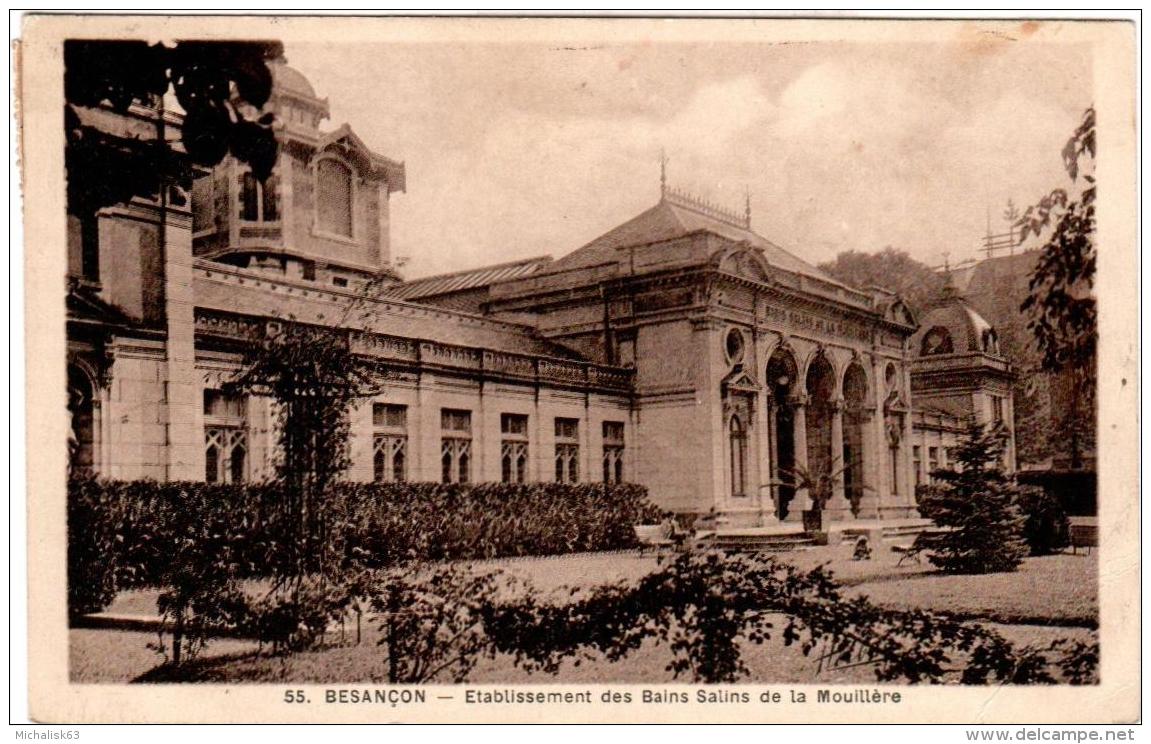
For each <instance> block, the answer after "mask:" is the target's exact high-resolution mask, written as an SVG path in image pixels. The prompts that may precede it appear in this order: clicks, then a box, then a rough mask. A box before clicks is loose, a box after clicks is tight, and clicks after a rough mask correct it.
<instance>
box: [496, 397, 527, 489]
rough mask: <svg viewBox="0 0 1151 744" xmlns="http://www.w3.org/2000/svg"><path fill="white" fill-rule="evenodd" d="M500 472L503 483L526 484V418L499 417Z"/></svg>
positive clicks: (505, 414)
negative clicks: (501, 436)
mask: <svg viewBox="0 0 1151 744" xmlns="http://www.w3.org/2000/svg"><path fill="white" fill-rule="evenodd" d="M500 433H501V434H502V435H503V438H502V441H501V442H500V472H501V477H502V479H503V482H504V483H526V482H527V472H528V417H527V416H525V415H523V414H519V413H504V414H501V415H500Z"/></svg>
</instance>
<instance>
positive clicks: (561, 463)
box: [556, 418, 579, 483]
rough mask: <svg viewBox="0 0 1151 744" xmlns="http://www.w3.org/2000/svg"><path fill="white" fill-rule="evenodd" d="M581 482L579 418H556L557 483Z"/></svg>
mask: <svg viewBox="0 0 1151 744" xmlns="http://www.w3.org/2000/svg"><path fill="white" fill-rule="evenodd" d="M578 482H579V419H569V418H557V419H556V483H578Z"/></svg>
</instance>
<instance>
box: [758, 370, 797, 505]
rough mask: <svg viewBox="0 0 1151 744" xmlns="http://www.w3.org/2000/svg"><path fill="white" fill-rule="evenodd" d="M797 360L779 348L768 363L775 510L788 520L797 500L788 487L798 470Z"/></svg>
mask: <svg viewBox="0 0 1151 744" xmlns="http://www.w3.org/2000/svg"><path fill="white" fill-rule="evenodd" d="M798 374H799V373H798V367H797V365H796V363H795V357H794V356H792V355H791V352H789V351H787V350H785V349H776V350H775V352H774V353H772V355H771V358H770V359H769V360H768V362H767V374H766V375H765V377H764V379H765V380H766V381H767V389H768V393H769V395H768V398H767V399H768V435H769V436H770V437H771V445H770V448H769V452H770V455H771V481H772V483H773V484H775V511H776V516H777V517H779V518H780V519H786V518H787V514H788V511H789V508H790V505H791V500H792V499H793V498H794V497H795V489H794V488H793V487H792V486H789V485H785V484H784V481H787V482H790V481H791V478H790V477H789V476H788V474H789V473H790V472H791V470H792V469H793V468H794V467H795V409H794V408H793V402H792V401H793V399H794V398H795V387H796V383H797V381H798Z"/></svg>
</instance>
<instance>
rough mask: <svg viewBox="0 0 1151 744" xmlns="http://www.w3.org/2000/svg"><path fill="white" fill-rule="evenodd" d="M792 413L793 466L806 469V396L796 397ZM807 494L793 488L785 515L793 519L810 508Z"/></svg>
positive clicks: (804, 491)
mask: <svg viewBox="0 0 1151 744" xmlns="http://www.w3.org/2000/svg"><path fill="white" fill-rule="evenodd" d="M793 407H794V415H793V416H792V425H793V429H794V431H795V434H794V436H793V441H794V442H795V468H796V470H800V469H803V470H806V469H807V396H806V395H801V396H798V397H796V399H795V401H794V403H793ZM808 497H809V494H808V492H807V489H806V488H797V489H796V490H795V497H794V498H793V499H792V500H791V506H790V507H789V508H788V513H787V516H788V517H789V518H791V517H794V518H795V519H797V520H798V519H799V518H800V516H801V515H800V512H801V511H802V510H804V509H810V508H811V504H810V502H809V500H808Z"/></svg>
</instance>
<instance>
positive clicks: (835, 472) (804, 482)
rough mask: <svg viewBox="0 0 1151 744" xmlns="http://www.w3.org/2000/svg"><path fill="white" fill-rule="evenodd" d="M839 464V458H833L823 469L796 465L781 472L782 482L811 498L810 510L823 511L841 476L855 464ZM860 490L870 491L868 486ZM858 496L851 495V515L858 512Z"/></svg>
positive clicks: (857, 494)
mask: <svg viewBox="0 0 1151 744" xmlns="http://www.w3.org/2000/svg"><path fill="white" fill-rule="evenodd" d="M840 462H841V461H840V460H839V458H833V459H832V460H831V462H829V463H827V464H826V466H825V467H823V468H816V467H805V466H803V465H800V464H798V463H797V464H796V465H795V466H794V467H791V468H785V469H784V470H783V482H784V483H785V484H786V485H789V486H791V487H792V488H794V489H795V490H796V491H797V492H798V491H807V493H808V495H809V496H810V498H811V506H812V510H813V511H823V509H825V508H826V507H827V502H829V501H830V500H831V497H832V496H833V495H834V494H835V486H836V484H837V483H839V482H841V480H842V478H843V474H844V473H846V472H847V471H848V470H850V469H851V467H852V465H854V464H855V463H854V462H849V463H847V464H844V465H840ZM861 490H871V489H870V488H869V487H868V486H862V489H861ZM859 496H860V494H859V493H856V494H853V497H854V499H855V500H853V501H852V502H851V509H852V513H858V511H859V501H858V499H859Z"/></svg>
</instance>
